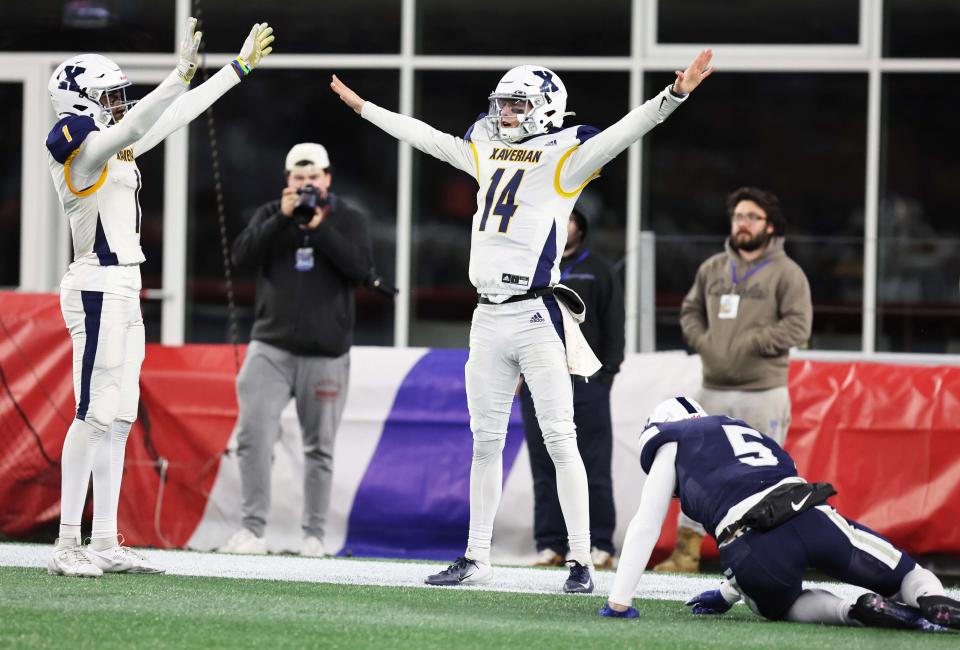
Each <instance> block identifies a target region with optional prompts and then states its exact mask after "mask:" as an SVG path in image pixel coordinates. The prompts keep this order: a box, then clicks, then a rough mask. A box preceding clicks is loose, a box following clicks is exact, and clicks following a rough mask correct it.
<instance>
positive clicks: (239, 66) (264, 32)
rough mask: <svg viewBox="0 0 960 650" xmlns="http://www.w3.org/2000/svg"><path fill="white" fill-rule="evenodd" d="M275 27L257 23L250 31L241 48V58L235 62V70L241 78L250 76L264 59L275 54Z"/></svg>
mask: <svg viewBox="0 0 960 650" xmlns="http://www.w3.org/2000/svg"><path fill="white" fill-rule="evenodd" d="M272 43H273V27H271V26H270V25H268V24H267V23H257V24H256V25H254V26H253V28H252V29H251V30H250V34H249V36H247V40H245V41H244V42H243V47H242V48H240V56H238V57H237V58H236V59H234V60H233V68H234V70H235V71H236V72H237V74H238V75H240V76H241V77H245V76H247V75H248V74H250V73H251V72H252V71H253V70H254V69H255V68H256V67H257V66H259V65H260V62H261V61H263V59H264V58H265V57H266V56H267V55H268V54H270V53H271V52H273V47H272V45H271V44H272Z"/></svg>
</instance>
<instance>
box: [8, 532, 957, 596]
mask: <svg viewBox="0 0 960 650" xmlns="http://www.w3.org/2000/svg"><path fill="white" fill-rule="evenodd" d="M52 549H53V547H52V546H48V545H44V544H0V566H15V567H31V568H45V567H46V566H47V559H48V558H49V555H50V552H51V551H52ZM143 552H144V553H145V554H146V555H147V557H148V558H149V559H150V560H151V561H152V562H156V563H157V564H159V565H161V566H163V567H165V568H166V569H167V573H168V574H170V575H184V576H207V577H214V578H235V579H244V580H284V581H290V582H319V583H329V584H351V585H372V586H381V587H422V588H430V589H438V588H441V587H428V586H427V585H425V584H424V583H423V579H424V578H425V577H426V576H427V575H428V574H430V573H434V572H436V571H439V570H442V569H444V568H445V565H443V563H439V562H438V563H437V564H427V563H422V562H391V561H380V560H376V561H375V560H362V559H350V560H346V559H339V558H323V559H319V558H303V557H298V556H294V555H282V556H274V555H267V556H263V555H259V556H250V555H226V554H223V553H197V552H194V551H160V550H153V549H147V550H145V551H143ZM493 576H494V577H493V581H492V582H490V583H489V584H486V585H471V586H470V587H463V589H476V590H481V591H501V592H514V593H528V594H560V593H561V587H562V586H563V581H564V579H565V578H566V570H565V569H530V568H523V567H505V566H495V567H494V571H493ZM613 576H614V574H613V572H612V571H599V572H597V573H596V575H595V576H594V580H595V582H596V585H597V591H596V593H595V594H594V595H593V597H595V598H599V597H601V596H605V595H607V594H608V593H609V592H610V588H611V587H612V586H613ZM130 579H131V580H139V579H161V580H162V578H159V577H150V578H143V577H141V576H130ZM719 585H720V576H703V577H695V576H682V575H660V574H655V573H647V574H644V576H643V579H642V580H641V581H640V589H639V591H638V594H637V595H638V597H640V598H646V599H654V600H676V601H681V602H683V601H686V600H688V599H689V598H690V597H691V596H694V595H696V594H698V593H700V592H702V591H706V590H708V589H716V588H717V587H718V586H719ZM807 586H809V587H819V588H821V589H828V590H830V591H832V592H833V593H835V594H837V595H838V596H840V597H842V598H856V597H857V596H859V595H860V594H862V593H864V592H865V591H866V590H865V589H861V588H859V587H854V586H851V585H841V584H837V583H809V584H808V585H807ZM947 593H948V594H949V595H950V596H952V597H954V598H960V590H956V589H953V590H948V592H947Z"/></svg>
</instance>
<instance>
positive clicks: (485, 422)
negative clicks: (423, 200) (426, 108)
mask: <svg viewBox="0 0 960 650" xmlns="http://www.w3.org/2000/svg"><path fill="white" fill-rule="evenodd" d="M711 58H712V52H711V51H710V50H703V51H702V52H700V53H699V55H698V56H697V57H696V58H695V59H694V61H693V62H692V63H691V64H690V66H689V67H688V68H687V69H686V70H684V71H677V73H676V79H675V81H674V82H673V84H671V85H670V86H667V87H666V88H664V89H663V91H662V92H660V93H659V94H658V95H656V96H655V97H653V98H652V99H650V100H648V101H647V102H646V103H644V104H643V105H642V106H639V107H637V108H635V109H634V110H632V111H630V112H629V113H628V114H627V115H626V116H624V117H623V118H622V119H621V120H620V121H619V122H617V123H616V124H614V125H613V126H610V127H609V128H607V129H605V130H603V131H600V130H598V129H596V128H594V127H591V126H564V119H565V118H566V117H568V116H569V115H572V113H567V112H566V108H567V91H566V89H565V88H564V85H563V82H561V81H560V78H559V77H558V76H557V75H556V74H555V73H553V72H552V71H550V70H548V69H546V68H544V67H541V66H537V65H522V66H519V67H516V68H513V69H512V70H510V71H508V72H507V73H506V74H505V75H504V76H503V78H502V79H501V80H500V82H499V83H498V84H497V87H496V89H495V90H494V92H493V93H492V94H491V95H490V96H489V111H488V114H487V115H486V116H485V117H482V118H480V119H479V120H477V121H476V122H474V123H473V124H472V125H470V127H469V128H468V129H467V132H466V135H465V136H464V137H463V138H458V137H455V136H452V135H448V134H446V133H443V132H441V131H437V130H436V129H434V128H432V127H430V126H429V125H427V124H425V123H423V122H421V121H419V120H416V119H414V118H412V117H407V116H405V115H399V114H397V113H394V112H391V111H388V110H386V109H385V108H382V107H380V106H377V105H376V104H374V103H372V102H369V101H364V100H363V99H362V98H361V97H359V96H358V95H357V94H356V93H355V92H353V91H352V90H351V89H350V88H348V87H347V86H346V85H345V84H344V83H343V82H342V81H340V79H338V78H337V77H336V76H334V77H333V80H332V82H331V84H330V86H331V88H332V90H333V91H334V92H335V93H336V94H337V95H339V96H340V98H341V99H342V100H343V101H344V103H346V104H347V105H348V106H349V107H350V108H352V109H353V110H354V111H355V112H356V113H357V114H359V115H361V116H362V117H363V118H364V119H366V120H368V121H370V122H372V123H373V124H375V125H376V126H378V127H380V128H381V129H383V130H384V131H386V132H387V133H389V134H390V135H392V136H394V137H395V138H398V139H400V140H402V141H404V142H407V143H409V144H410V145H412V146H414V147H416V148H417V149H419V150H420V151H423V152H424V153H427V154H430V155H431V156H434V157H435V158H438V159H440V160H443V161H445V162H447V163H449V164H450V165H452V166H454V167H456V168H457V169H460V170H461V171H463V172H465V173H467V174H470V175H471V176H472V177H473V178H474V179H476V181H477V184H478V186H479V188H478V190H477V211H476V213H475V214H474V217H473V226H472V231H471V245H470V264H469V276H470V281H471V282H472V283H473V285H474V286H475V287H476V289H477V293H478V294H479V303H480V304H479V305H478V306H477V308H476V311H475V312H474V315H473V322H472V324H471V328H470V356H469V359H468V361H467V364H466V368H465V379H466V390H467V404H468V407H469V411H470V429H471V431H472V433H473V460H472V465H471V470H470V527H469V533H468V539H467V549H466V552H465V553H464V555H463V556H462V557H459V558H457V559H456V560H455V561H454V563H453V564H451V565H450V566H449V567H448V568H447V569H446V570H444V571H441V572H440V573H437V574H435V575H431V576H429V577H428V578H427V583H428V584H434V585H458V584H471V583H483V582H488V581H489V580H490V579H491V576H492V569H491V566H490V546H491V540H492V536H493V522H494V517H495V516H496V512H497V507H498V506H499V503H500V496H501V490H502V481H503V466H502V451H503V446H504V442H505V440H506V435H507V421H508V419H509V417H510V410H511V406H512V403H513V397H514V392H515V388H516V385H517V380H518V377H519V375H520V374H521V373H522V374H523V376H524V379H525V381H526V383H527V385H528V386H529V388H530V392H531V394H532V396H533V402H534V406H535V409H536V413H537V420H538V422H539V424H540V429H541V431H542V432H543V439H544V444H545V446H546V448H547V452H548V453H549V454H550V458H551V459H552V460H553V463H554V465H555V466H556V474H557V493H558V497H559V500H560V507H561V510H562V512H563V518H564V521H565V523H566V526H567V532H568V544H569V548H570V555H569V558H570V560H569V561H568V565H569V566H570V575H569V578H568V579H567V581H566V583H565V584H564V591H567V592H577V593H589V592H591V591H592V590H593V579H592V576H591V572H590V565H591V559H590V526H589V512H588V495H587V477H586V472H585V471H584V466H583V461H582V460H581V458H580V455H579V453H578V451H577V442H576V427H575V426H574V423H573V392H572V386H571V381H570V373H571V372H574V373H575V374H585V375H589V374H593V372H595V371H596V370H597V369H598V368H599V362H596V358H595V357H593V355H592V353H590V354H589V355H588V356H589V357H593V359H592V362H590V363H585V364H584V365H582V366H580V371H579V372H578V371H577V366H578V365H579V362H578V361H577V359H576V356H577V351H578V350H583V346H586V343H585V342H583V341H582V335H581V334H580V331H579V328H578V327H576V326H575V325H573V326H571V325H570V323H571V321H570V315H571V313H574V314H581V315H582V309H580V310H579V311H577V306H576V304H575V303H576V302H577V301H579V298H578V297H575V298H573V305H572V307H567V306H566V305H565V302H564V298H563V296H564V295H568V296H569V294H566V292H569V289H566V290H563V287H562V286H561V287H559V288H557V285H558V282H559V279H560V269H559V261H560V253H561V252H562V251H563V249H564V245H565V242H566V238H567V219H568V217H569V215H570V212H571V210H572V209H573V206H574V204H575V203H576V201H577V197H578V196H579V194H580V192H581V190H582V189H583V188H584V187H585V186H586V184H587V183H589V182H590V181H591V180H593V179H594V178H596V177H597V176H598V175H599V174H600V170H601V169H602V168H603V166H604V165H606V164H607V163H608V162H610V161H611V160H613V159H614V158H615V157H616V156H617V155H618V154H619V153H620V152H622V151H624V150H625V149H626V148H627V147H629V146H630V145H631V144H633V143H634V142H636V141H637V140H639V139H640V137H641V136H643V134H645V133H647V132H648V131H649V130H650V129H652V128H653V127H655V126H656V125H657V124H660V123H661V122H663V121H664V120H665V119H667V117H669V116H670V114H671V113H672V112H673V111H674V110H675V109H676V108H677V107H678V106H679V105H680V104H681V103H682V102H683V101H684V99H685V98H686V97H687V95H688V94H689V93H691V92H693V90H694V89H695V88H697V86H699V85H700V83H701V82H702V81H703V80H704V79H706V78H707V77H708V76H709V75H710V74H711V72H712V71H713V68H711V67H710V60H711ZM555 289H556V293H557V296H560V297H561V300H560V301H558V299H557V297H556V296H555V295H554V292H555ZM571 293H572V292H571ZM573 295H574V296H575V294H573ZM580 306H581V307H582V302H581V303H580ZM564 322H566V323H567V326H566V327H565V326H564ZM581 343H582V346H581ZM565 346H566V347H565ZM586 352H590V351H589V347H587V348H586ZM594 364H595V365H594Z"/></svg>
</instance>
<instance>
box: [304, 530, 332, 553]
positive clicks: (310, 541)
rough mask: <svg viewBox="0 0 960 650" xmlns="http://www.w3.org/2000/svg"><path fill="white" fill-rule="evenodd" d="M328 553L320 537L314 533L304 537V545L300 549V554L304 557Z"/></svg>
mask: <svg viewBox="0 0 960 650" xmlns="http://www.w3.org/2000/svg"><path fill="white" fill-rule="evenodd" d="M326 554H327V552H326V549H325V548H323V542H322V541H321V540H320V538H319V537H314V536H313V535H311V536H309V537H304V538H303V547H302V548H301V549H300V555H302V556H304V557H323V556H325V555H326Z"/></svg>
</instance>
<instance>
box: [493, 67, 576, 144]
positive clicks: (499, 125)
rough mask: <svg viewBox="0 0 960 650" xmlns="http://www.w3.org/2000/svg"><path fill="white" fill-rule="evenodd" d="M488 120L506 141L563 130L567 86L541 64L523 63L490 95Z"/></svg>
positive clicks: (565, 114)
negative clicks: (555, 129) (554, 129)
mask: <svg viewBox="0 0 960 650" xmlns="http://www.w3.org/2000/svg"><path fill="white" fill-rule="evenodd" d="M489 99H490V108H489V110H488V111H487V120H488V124H489V125H490V131H491V132H492V133H493V134H494V135H495V137H496V138H497V139H499V140H501V141H503V142H516V141H517V140H522V139H523V138H529V137H530V136H533V135H541V134H543V133H547V132H548V131H549V130H550V129H551V128H557V129H559V128H560V127H561V126H562V125H563V118H564V117H566V116H567V115H573V113H567V112H566V110H567V89H566V87H564V85H563V82H562V81H560V77H558V76H557V75H556V74H555V73H553V72H552V71H550V70H548V69H547V68H544V67H542V66H538V65H521V66H517V67H516V68H513V69H512V70H510V71H509V72H507V74H505V75H503V78H502V79H500V83H498V84H497V88H496V90H494V91H493V92H492V93H491V94H490V97H489Z"/></svg>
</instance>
